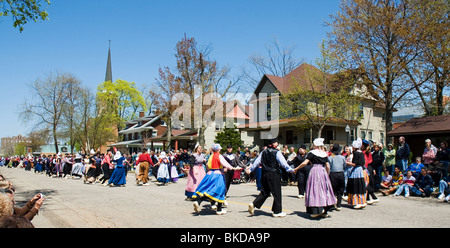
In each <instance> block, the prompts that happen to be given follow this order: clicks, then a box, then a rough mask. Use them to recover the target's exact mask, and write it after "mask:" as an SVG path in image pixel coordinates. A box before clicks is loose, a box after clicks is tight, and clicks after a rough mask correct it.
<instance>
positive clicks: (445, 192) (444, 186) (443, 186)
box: [438, 177, 450, 202]
mask: <svg viewBox="0 0 450 248" xmlns="http://www.w3.org/2000/svg"><path fill="white" fill-rule="evenodd" d="M438 199H439V200H444V199H445V201H447V202H448V201H449V200H450V180H449V178H448V177H447V178H446V179H445V180H441V181H439V196H438Z"/></svg>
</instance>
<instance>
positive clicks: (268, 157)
mask: <svg viewBox="0 0 450 248" xmlns="http://www.w3.org/2000/svg"><path fill="white" fill-rule="evenodd" d="M269 143H270V144H269V146H268V147H267V148H266V149H265V150H264V151H262V152H261V154H260V155H259V156H258V158H256V160H255V162H254V163H253V164H252V166H251V167H250V168H247V170H246V172H247V174H250V173H251V172H252V171H254V170H255V169H256V167H257V166H259V165H260V164H261V166H262V176H261V186H262V187H261V192H260V194H259V195H258V197H256V199H255V200H254V201H253V202H252V203H250V204H249V205H248V212H249V213H250V214H251V215H253V214H254V212H255V210H254V208H255V207H256V208H258V209H259V208H261V206H262V205H263V204H264V202H265V201H266V199H267V198H268V197H269V196H270V194H272V196H273V204H272V211H273V214H272V216H273V217H284V216H286V213H284V212H282V207H281V171H280V167H279V166H278V164H280V165H281V166H282V167H283V168H284V169H286V171H287V172H290V173H293V172H294V169H292V168H291V167H290V166H289V165H288V163H287V162H286V159H285V158H284V156H283V154H282V153H281V151H279V150H277V146H278V139H276V138H275V139H271V140H270V141H269Z"/></svg>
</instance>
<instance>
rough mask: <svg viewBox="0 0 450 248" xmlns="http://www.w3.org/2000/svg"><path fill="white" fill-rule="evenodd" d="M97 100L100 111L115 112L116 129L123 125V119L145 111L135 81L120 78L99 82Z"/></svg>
mask: <svg viewBox="0 0 450 248" xmlns="http://www.w3.org/2000/svg"><path fill="white" fill-rule="evenodd" d="M97 102H99V103H101V104H103V106H102V107H101V108H102V110H101V111H100V113H104V112H107V113H114V114H115V116H116V117H117V118H118V123H116V124H117V128H118V130H120V129H121V128H122V127H123V126H124V121H127V120H132V119H134V118H136V116H137V115H138V113H139V111H140V110H142V111H144V112H146V111H147V106H146V103H145V99H144V97H143V94H142V92H141V91H140V90H139V89H138V88H137V86H136V83H135V82H131V83H130V82H127V81H125V80H120V79H118V80H116V82H111V81H107V82H104V83H102V84H100V85H99V86H98V87H97Z"/></svg>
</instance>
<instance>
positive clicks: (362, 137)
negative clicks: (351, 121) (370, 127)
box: [361, 130, 366, 139]
mask: <svg viewBox="0 0 450 248" xmlns="http://www.w3.org/2000/svg"><path fill="white" fill-rule="evenodd" d="M361 139H366V131H363V130H361Z"/></svg>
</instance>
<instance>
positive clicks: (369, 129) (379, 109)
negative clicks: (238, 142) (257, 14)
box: [238, 63, 386, 147]
mask: <svg viewBox="0 0 450 248" xmlns="http://www.w3.org/2000/svg"><path fill="white" fill-rule="evenodd" d="M308 71H315V72H319V73H321V72H320V71H319V69H317V68H316V67H315V66H312V65H309V64H306V63H303V64H301V65H300V66H298V67H297V68H296V69H294V70H293V71H292V72H290V73H289V74H287V75H286V76H284V77H277V76H273V75H268V74H265V75H264V76H263V77H262V79H261V81H260V82H259V84H258V86H257V87H256V89H255V91H254V95H253V98H252V99H251V100H250V103H251V104H253V109H254V110H255V112H254V113H253V116H255V118H254V121H253V122H250V123H246V124H243V125H239V126H238V128H239V130H240V131H246V132H247V133H251V134H250V135H251V136H253V137H254V145H255V146H258V147H262V146H265V145H267V144H268V138H264V137H262V132H266V131H267V130H268V129H270V128H277V129H278V140H279V143H280V144H282V145H288V146H294V147H299V146H300V145H301V144H305V145H306V146H307V147H310V146H311V142H312V141H313V140H314V138H316V137H317V132H316V131H314V130H313V129H312V128H302V124H304V123H305V122H306V120H305V119H304V118H299V117H298V116H296V117H294V118H284V119H273V120H272V119H270V117H269V116H270V115H271V114H270V113H271V112H272V111H276V110H273V109H270V108H271V105H270V104H267V102H268V101H270V100H271V96H272V95H271V94H276V95H279V94H287V93H289V92H290V89H291V87H292V86H293V84H294V83H293V82H294V80H295V81H296V82H299V84H297V85H304V86H305V87H306V85H308V80H307V77H308V75H309V74H308ZM326 76H333V75H326ZM360 81H361V80H359V82H360ZM349 90H351V92H352V94H354V95H355V96H357V97H359V98H361V99H363V100H361V104H360V106H359V116H360V119H359V120H354V119H342V118H333V119H331V120H330V121H328V122H327V123H326V125H325V127H324V128H323V130H322V138H324V139H325V141H324V142H325V144H328V145H331V144H334V143H339V144H341V145H346V144H349V143H350V142H351V141H353V140H354V139H356V138H358V137H360V138H363V139H367V140H373V141H376V142H377V143H383V144H384V143H385V137H386V132H385V119H384V116H385V114H384V113H385V109H384V106H383V104H380V102H379V101H377V99H376V98H374V97H372V96H371V94H370V92H369V90H368V89H367V87H366V86H365V85H364V84H363V83H355V85H354V87H351V89H349ZM263 93H266V94H267V95H263ZM264 104H267V116H264V115H263V116H261V115H260V114H259V113H258V112H260V110H258V111H257V109H258V107H261V106H262V107H264ZM346 130H347V131H348V132H346Z"/></svg>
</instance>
